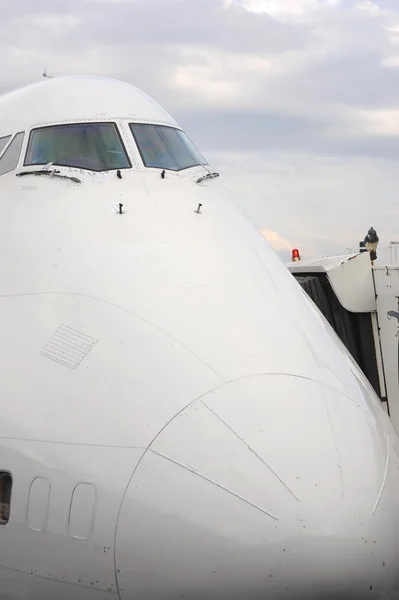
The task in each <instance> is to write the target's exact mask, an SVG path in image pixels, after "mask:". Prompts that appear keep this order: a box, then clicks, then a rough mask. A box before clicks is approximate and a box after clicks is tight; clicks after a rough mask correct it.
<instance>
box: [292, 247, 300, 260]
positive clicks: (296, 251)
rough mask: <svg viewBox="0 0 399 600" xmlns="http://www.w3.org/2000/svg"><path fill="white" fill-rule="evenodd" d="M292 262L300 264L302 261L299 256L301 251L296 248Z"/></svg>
mask: <svg viewBox="0 0 399 600" xmlns="http://www.w3.org/2000/svg"><path fill="white" fill-rule="evenodd" d="M291 260H292V262H299V261H300V260H301V255H300V254H299V250H298V249H297V248H294V249H293V251H292V259H291Z"/></svg>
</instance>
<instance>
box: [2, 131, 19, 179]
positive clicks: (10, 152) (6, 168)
mask: <svg viewBox="0 0 399 600" xmlns="http://www.w3.org/2000/svg"><path fill="white" fill-rule="evenodd" d="M24 135H25V134H24V132H23V131H22V132H20V133H17V135H16V136H15V137H14V138H13V140H12V142H11V143H10V145H9V146H8V148H7V150H5V152H4V154H3V155H2V156H1V158H0V175H5V174H6V173H9V172H10V171H14V169H16V168H17V164H18V161H19V157H20V154H21V148H22V142H23V141H24Z"/></svg>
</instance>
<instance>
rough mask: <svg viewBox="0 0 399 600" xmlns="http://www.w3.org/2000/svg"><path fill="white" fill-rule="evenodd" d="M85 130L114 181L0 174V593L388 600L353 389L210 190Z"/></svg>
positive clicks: (147, 599)
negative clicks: (7, 502) (6, 487)
mask: <svg viewBox="0 0 399 600" xmlns="http://www.w3.org/2000/svg"><path fill="white" fill-rule="evenodd" d="M43 85H47V82H46V83H45V84H43ZM50 85H56V84H55V83H54V84H53V83H52V82H51V83H50ZM102 85H104V86H106V85H107V84H106V83H105V82H103V83H102ZM98 86H100V83H98ZM49 89H50V90H51V88H49ZM0 109H1V103H0ZM90 118H94V116H93V115H90V114H89V115H87V119H90ZM96 118H100V117H99V116H98V114H97V113H96ZM65 120H66V119H63V121H65ZM104 120H107V121H109V120H111V121H114V122H115V123H117V126H118V128H119V130H120V132H121V136H122V138H123V140H124V143H125V146H126V148H127V150H128V152H129V157H130V159H131V162H132V168H130V169H126V170H122V171H121V178H119V177H118V175H117V173H116V171H115V170H112V171H108V172H107V173H94V172H91V171H87V170H82V169H71V168H66V167H60V168H59V170H60V173H61V174H67V175H68V176H75V177H78V178H79V179H80V180H81V183H76V182H75V181H72V180H70V179H60V178H56V177H49V176H35V175H26V176H21V177H17V176H16V172H21V171H23V170H28V167H24V166H23V165H22V164H20V165H19V167H18V169H17V170H16V172H10V173H7V174H5V175H3V176H2V177H0V201H1V206H2V209H3V218H2V219H1V222H0V251H1V256H2V257H3V259H2V260H1V261H0V309H1V310H0V322H1V333H2V335H1V338H0V360H1V365H2V377H1V380H0V392H1V394H0V398H1V403H2V404H1V405H2V407H3V410H2V416H1V418H0V472H1V471H2V470H4V471H7V472H9V473H11V474H12V480H13V488H12V499H11V506H10V518H9V521H8V523H7V524H6V525H3V526H2V525H0V598H1V599H2V600H3V599H4V600H5V599H7V600H9V599H12V600H14V599H16V598H27V599H28V600H36V599H37V600H54V599H55V598H57V600H58V599H59V600H69V599H73V600H91V599H93V600H94V599H95V600H97V599H100V600H101V598H106V597H113V596H114V597H119V598H120V599H121V600H131V599H134V600H136V599H137V600H172V599H173V600H174V599H176V598H185V599H186V600H205V599H206V600H221V599H222V598H223V599H225V598H226V599H227V598H228V599H229V600H236V599H239V598H248V599H250V600H255V599H256V600H258V599H259V600H260V599H266V598H268V599H269V598H270V599H271V600H274V599H279V598H281V599H285V600H286V599H297V598H304V599H305V598H306V600H309V599H312V598H313V597H314V598H321V597H323V598H349V597H350V598H352V597H355V598H364V597H368V598H378V599H385V598H389V599H391V598H392V599H394V598H397V597H398V592H399V580H398V577H399V575H398V574H399V538H398V533H399V531H398V515H399V456H398V448H399V445H398V437H397V434H396V433H395V431H394V429H393V427H392V425H391V422H390V420H389V417H388V416H387V415H386V414H385V413H384V411H383V409H382V408H381V406H380V403H379V400H378V398H377V397H376V395H375V394H374V392H373V390H372V389H371V386H370V385H369V384H368V382H367V381H366V379H365V377H364V376H363V375H362V373H361V372H360V370H359V369H358V367H357V366H356V365H355V363H354V362H353V360H352V359H351V358H350V357H349V355H348V353H347V352H346V351H345V349H344V348H343V345H342V344H341V343H340V342H339V340H338V338H337V337H336V336H335V334H333V333H332V332H331V330H330V329H329V327H328V325H327V324H326V322H325V320H324V319H323V318H322V317H321V315H320V314H319V312H318V311H317V310H316V309H315V308H314V307H313V306H312V304H311V302H310V301H308V300H307V298H306V296H305V294H304V293H303V292H302V290H301V288H300V287H299V285H298V284H297V283H296V282H295V281H294V279H293V278H292V275H291V274H290V273H288V272H287V271H286V269H285V267H284V265H283V264H282V263H280V261H279V259H278V258H277V257H276V256H275V254H274V252H273V251H272V250H271V249H270V247H269V246H268V244H267V243H266V242H265V241H264V240H263V239H262V237H261V236H260V234H258V232H257V231H255V229H254V228H253V227H252V226H251V225H250V224H249V223H248V221H247V220H246V219H245V217H244V216H243V215H242V213H241V212H240V211H239V210H238V209H237V208H236V207H235V206H234V205H233V204H232V203H231V202H230V198H229V195H228V192H227V191H226V190H225V189H224V187H223V184H222V182H220V180H219V179H212V180H209V181H207V180H206V181H203V182H201V183H196V180H197V179H198V178H199V177H200V176H202V175H204V174H206V170H205V169H204V168H203V167H202V166H197V167H194V168H191V169H188V170H185V171H183V172H179V173H172V172H169V171H166V174H165V177H164V178H163V177H162V176H161V171H160V170H157V169H145V168H143V167H142V166H141V167H140V166H137V164H138V163H137V160H138V159H137V156H138V154H137V149H135V148H134V141H133V138H132V139H131V140H130V146H129V142H128V135H129V131H128V123H129V122H131V120H132V117H131V116H130V115H126V116H125V117H124V116H123V114H122V113H120V112H119V113H116V112H115V113H114V114H111V115H108V116H107V119H104ZM35 124H36V122H33V123H32V127H33V126H34V125H35ZM18 130H21V129H20V128H18ZM1 134H3V132H2V131H1V130H0V137H1ZM24 148H25V149H26V141H25V142H24V145H23V149H22V153H23V152H24ZM21 160H22V159H21ZM22 162H23V160H22ZM0 167H1V160H0ZM120 204H122V205H123V206H122V210H121V212H120V211H119V205H120ZM199 204H201V205H202V206H201V208H200V210H199V211H198V210H197V209H198V205H199Z"/></svg>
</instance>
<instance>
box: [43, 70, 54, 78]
mask: <svg viewBox="0 0 399 600" xmlns="http://www.w3.org/2000/svg"><path fill="white" fill-rule="evenodd" d="M43 77H45V78H46V79H52V78H53V76H52V75H47V69H44V71H43Z"/></svg>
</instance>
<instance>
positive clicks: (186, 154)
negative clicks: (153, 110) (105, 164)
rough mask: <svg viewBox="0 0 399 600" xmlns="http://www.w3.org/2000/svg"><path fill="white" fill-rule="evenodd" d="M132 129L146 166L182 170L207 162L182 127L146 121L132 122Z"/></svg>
mask: <svg viewBox="0 0 399 600" xmlns="http://www.w3.org/2000/svg"><path fill="white" fill-rule="evenodd" d="M130 129H131V131H132V133H133V136H134V139H135V140H136V144H137V147H138V149H139V152H140V154H141V158H142V161H143V163H144V165H145V166H146V167H152V168H155V169H167V170H170V171H182V170H183V169H188V168H190V167H196V166H198V165H204V164H205V165H206V164H207V162H206V160H205V158H204V157H203V156H202V154H200V152H198V150H197V148H196V147H195V146H194V144H193V143H192V142H191V141H190V139H189V138H188V137H187V136H186V134H185V133H184V132H183V131H181V130H180V129H175V128H174V127H168V126H166V125H147V124H144V123H131V124H130Z"/></svg>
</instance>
